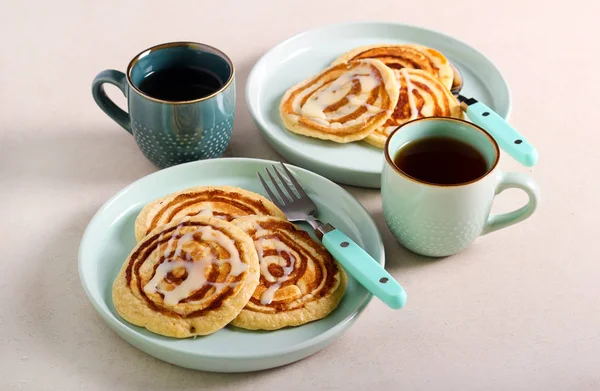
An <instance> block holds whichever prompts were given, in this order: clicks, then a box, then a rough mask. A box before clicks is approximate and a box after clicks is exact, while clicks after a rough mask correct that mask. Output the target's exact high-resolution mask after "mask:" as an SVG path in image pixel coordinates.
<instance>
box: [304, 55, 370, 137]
mask: <svg viewBox="0 0 600 391" xmlns="http://www.w3.org/2000/svg"><path fill="white" fill-rule="evenodd" d="M355 81H358V82H359V83H360V85H361V91H360V92H359V93H358V94H351V95H347V96H346V94H348V92H349V91H350V90H351V88H352V86H353V83H354V82H355ZM380 85H381V80H380V78H379V76H378V75H377V73H376V72H375V70H374V69H373V68H372V67H371V66H370V65H369V64H363V65H359V66H358V67H356V68H353V69H352V70H349V71H347V72H345V73H343V74H342V75H340V77H338V78H337V79H336V80H334V81H333V82H332V83H330V84H329V85H327V86H325V87H323V82H321V83H319V84H316V85H314V86H311V88H310V89H306V90H305V91H302V93H300V94H299V95H298V96H297V97H296V99H295V101H294V102H293V108H294V111H296V112H298V113H299V114H300V115H302V116H303V117H306V118H310V120H311V121H314V122H316V123H318V124H319V125H322V126H328V127H331V128H341V127H344V126H352V125H354V124H357V123H365V122H367V120H368V118H370V117H373V116H375V115H377V114H378V113H380V112H381V107H378V104H380V103H381V99H380V98H379V97H378V99H377V102H375V104H372V105H370V104H367V103H366V101H367V100H368V99H369V97H370V95H371V91H372V90H373V89H374V88H377V87H379V86H380ZM308 94H312V95H311V96H310V98H308V100H307V101H306V102H305V103H304V105H303V106H301V107H300V102H301V101H302V100H303V98H304V97H305V96H306V95H308ZM344 96H346V99H347V100H348V103H347V104H346V105H345V106H343V107H340V108H339V109H338V110H336V111H334V112H331V113H325V112H324V110H325V108H327V107H328V106H330V105H332V104H334V103H336V102H338V101H339V100H341V99H342V98H343V97H344ZM361 106H365V107H366V109H367V110H366V112H365V113H363V114H362V115H360V116H359V117H358V118H355V119H353V120H351V121H348V122H347V123H346V124H340V123H338V122H333V121H335V120H336V119H337V118H340V117H343V116H345V115H348V114H350V113H352V112H354V111H356V109H358V108H359V107H361Z"/></svg>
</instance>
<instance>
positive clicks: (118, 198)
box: [79, 158, 384, 372]
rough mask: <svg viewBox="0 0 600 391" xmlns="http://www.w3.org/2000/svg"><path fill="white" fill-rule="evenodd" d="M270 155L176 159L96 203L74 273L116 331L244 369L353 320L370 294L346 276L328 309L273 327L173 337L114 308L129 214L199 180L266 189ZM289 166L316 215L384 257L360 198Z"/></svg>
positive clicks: (178, 360) (186, 359) (288, 353)
mask: <svg viewBox="0 0 600 391" xmlns="http://www.w3.org/2000/svg"><path fill="white" fill-rule="evenodd" d="M274 163H275V162H272V161H268V160H256V159H241V158H239V159H238V158H232V159H215V160H204V161H198V162H192V163H187V164H182V165H179V166H174V167H171V168H168V169H165V170H162V171H158V172H155V173H153V174H151V175H148V176H146V177H144V178H142V179H140V180H138V181H136V182H134V183H133V184H131V185H130V186H128V187H126V188H125V189H123V190H121V191H120V192H119V193H118V194H116V195H115V196H114V197H112V198H111V199H110V200H108V201H107V202H106V203H105V204H104V205H103V206H102V207H101V208H100V210H99V211H98V212H97V213H96V215H95V216H94V217H93V219H92V221H91V222H90V223H89V225H88V227H87V229H86V230H85V233H84V235H83V238H82V240H81V244H80V248H79V275H80V277H81V282H82V284H83V287H84V289H85V292H86V293H87V295H88V297H89V299H90V301H91V302H92V304H93V305H94V307H95V308H96V310H97V311H98V312H99V313H100V315H101V316H102V318H103V319H104V320H105V321H106V322H107V323H108V325H109V326H110V327H111V328H112V329H113V330H115V331H116V332H117V334H119V335H120V336H121V337H122V338H123V339H125V340H126V341H127V342H129V343H130V344H132V345H133V346H135V347H137V348H138V349H140V350H142V351H144V352H146V353H148V354H150V355H152V356H154V357H156V358H158V359H161V360H164V361H167V362H170V363H172V364H175V365H179V366H182V367H186V368H192V369H200V370H206V371H215V372H245V371H257V370H261V369H267V368H273V367H277V366H281V365H285V364H289V363H291V362H294V361H297V360H301V359H303V358H305V357H307V356H309V355H311V354H313V353H316V352H317V351H319V350H321V349H323V348H324V347H325V346H327V345H328V344H330V343H331V342H333V341H334V340H335V338H337V337H339V336H340V335H341V334H342V333H343V332H344V331H345V330H347V329H348V328H349V327H350V326H352V324H353V323H354V321H355V320H356V316H357V315H358V314H359V313H360V312H361V311H362V310H363V309H364V308H365V306H366V305H367V304H368V302H369V301H370V300H371V294H370V293H369V292H367V291H366V290H365V289H364V288H363V287H362V286H360V285H359V284H358V283H357V282H356V281H355V280H354V279H353V278H351V277H350V276H349V278H348V280H349V281H348V288H347V290H346V294H345V295H344V298H343V299H342V301H341V303H340V305H339V306H338V308H337V309H336V310H335V311H334V312H332V313H331V314H330V315H329V316H328V317H326V318H324V319H321V320H319V321H316V322H312V323H308V324H306V325H303V326H300V327H295V328H287V329H282V330H277V331H270V332H257V331H245V330H241V329H234V328H229V327H226V328H224V329H222V330H220V331H218V332H216V333H214V334H212V335H209V336H206V337H198V338H195V339H183V340H179V339H173V338H167V337H162V336H160V335H156V334H153V333H151V332H148V331H146V330H145V329H143V328H140V327H136V326H133V325H131V324H129V323H127V322H126V321H124V320H123V319H121V318H120V317H119V315H118V314H117V312H116V311H115V308H114V306H113V303H112V298H111V288H112V283H113V280H114V278H115V277H116V275H117V272H118V271H119V269H120V267H121V265H122V264H123V262H124V261H125V259H126V258H127V256H128V255H129V253H130V251H131V250H132V249H133V247H134V245H135V238H134V234H133V227H134V221H135V218H136V216H137V214H138V212H139V211H140V210H141V208H142V207H143V206H144V205H145V204H146V203H148V202H150V201H151V200H153V199H156V198H158V197H161V196H164V195H166V194H169V193H172V192H175V191H178V190H182V189H186V188H189V187H192V186H202V185H233V186H239V187H242V188H244V189H247V190H251V191H255V192H258V193H261V194H264V192H263V190H262V188H261V186H260V183H259V181H258V179H257V177H256V172H257V171H259V170H262V169H263V168H264V167H266V166H267V165H270V164H274ZM289 167H290V169H291V170H292V171H293V172H294V173H295V174H296V177H297V179H298V180H299V181H300V183H301V184H302V185H303V186H305V189H306V191H307V193H308V194H309V195H310V197H311V198H312V199H313V201H315V203H316V204H317V205H318V207H319V214H320V218H321V219H322V220H323V221H327V222H330V223H332V224H333V225H335V226H336V227H337V228H340V229H341V230H342V231H343V232H345V233H346V234H348V236H350V237H351V238H352V239H353V240H355V241H356V242H357V243H358V244H359V245H361V246H362V247H363V248H364V249H365V250H366V251H367V252H368V253H369V254H370V255H371V256H373V257H374V258H375V259H376V260H377V261H378V262H379V263H381V264H382V265H383V264H384V248H383V243H382V241H381V236H380V234H379V231H378V230H377V226H376V225H375V222H374V221H373V219H372V218H371V216H369V214H368V212H367V211H366V210H365V209H364V208H363V207H362V205H361V204H360V203H359V202H358V201H357V200H356V199H355V198H354V197H352V196H351V195H350V194H349V193H348V192H346V191H345V190H344V189H342V188H341V187H339V186H338V185H336V184H335V183H333V182H331V181H329V180H327V179H325V178H323V177H321V176H319V175H317V174H314V173H312V172H309V171H306V170H304V169H301V168H297V167H292V166H289Z"/></svg>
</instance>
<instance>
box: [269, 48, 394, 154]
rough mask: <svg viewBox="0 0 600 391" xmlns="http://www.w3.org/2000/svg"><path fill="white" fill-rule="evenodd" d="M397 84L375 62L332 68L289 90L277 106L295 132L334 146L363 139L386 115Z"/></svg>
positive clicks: (387, 70) (380, 64)
mask: <svg viewBox="0 0 600 391" xmlns="http://www.w3.org/2000/svg"><path fill="white" fill-rule="evenodd" d="M397 100H398V82H397V79H396V78H395V77H394V73H393V72H392V70H391V69H390V68H388V67H386V66H385V64H384V63H382V62H381V61H379V60H371V59H367V60H361V61H353V62H350V63H340V64H337V65H333V66H331V67H330V68H328V69H326V70H324V71H323V72H321V73H320V74H318V75H316V76H314V77H312V78H310V79H308V80H306V81H303V82H301V83H300V84H297V85H296V86H294V87H292V88H290V89H289V90H288V91H287V92H286V93H285V95H284V96H283V99H282V100H281V105H280V114H281V119H282V121H283V124H284V125H285V127H286V128H287V129H288V130H289V131H291V132H294V133H298V134H302V135H305V136H309V137H315V138H319V139H323V140H332V141H335V142H338V143H347V142H351V141H356V140H362V139H363V138H365V137H366V136H367V135H368V134H369V133H371V132H372V131H373V130H374V129H376V128H378V127H380V126H382V125H383V124H384V123H385V121H386V120H387V119H388V118H389V117H390V115H391V114H392V111H393V109H394V107H395V106H396V102H397Z"/></svg>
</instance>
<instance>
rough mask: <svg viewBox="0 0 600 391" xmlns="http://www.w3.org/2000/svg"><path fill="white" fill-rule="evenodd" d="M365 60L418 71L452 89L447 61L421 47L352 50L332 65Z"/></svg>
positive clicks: (402, 46)
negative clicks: (427, 74) (374, 60)
mask: <svg viewBox="0 0 600 391" xmlns="http://www.w3.org/2000/svg"><path fill="white" fill-rule="evenodd" d="M366 58H372V59H378V60H381V61H382V62H383V63H384V64H385V65H387V66H388V67H390V68H392V69H403V68H408V69H420V70H422V71H425V72H427V73H429V74H430V75H432V76H433V77H435V78H437V79H438V80H439V81H440V82H441V83H442V84H443V85H444V87H446V88H447V89H448V90H449V89H450V88H452V81H453V80H454V71H453V70H452V66H451V65H450V63H449V62H448V59H447V58H446V57H445V56H444V55H443V54H442V53H440V52H438V51H437V50H435V49H432V48H429V47H426V46H422V45H409V44H404V45H398V44H380V45H370V46H362V47H359V48H356V49H353V50H351V51H349V52H347V53H345V54H343V55H342V56H341V57H339V58H338V59H337V60H335V61H334V62H333V64H334V65H335V64H341V63H345V62H350V61H357V60H362V59H366Z"/></svg>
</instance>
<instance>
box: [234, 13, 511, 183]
mask: <svg viewBox="0 0 600 391" xmlns="http://www.w3.org/2000/svg"><path fill="white" fill-rule="evenodd" d="M383 64H385V65H386V67H387V68H389V69H387V70H386V69H382V67H381V65H383ZM450 64H453V65H454V66H456V67H457V68H458V69H459V70H460V73H461V76H462V79H463V82H464V88H463V90H462V91H463V93H464V94H466V95H467V96H473V97H476V98H477V99H478V100H479V101H481V102H483V103H485V104H487V105H488V106H489V107H490V108H491V109H492V110H494V111H495V112H496V113H498V114H499V115H500V116H502V117H503V118H507V117H508V115H509V112H510V102H511V99H510V92H509V88H508V85H507V84H506V82H505V80H504V78H503V77H502V75H501V74H500V72H499V71H498V69H497V68H496V67H495V66H494V65H493V64H492V62H491V61H490V60H489V59H487V58H486V57H485V56H484V55H483V54H481V53H480V52H478V51H477V50H475V49H473V48H472V47H470V46H468V45H467V44H465V43H463V42H461V41H459V40H456V39H454V38H452V37H449V36H447V35H444V34H441V33H438V32H435V31H431V30H427V29H423V28H420V27H414V26H409V25H403V24H396V23H379V22H361V23H346V24H338V25H331V26H327V27H323V28H318V29H314V30H310V31H307V32H304V33H302V34H299V35H296V36H294V37H292V38H290V39H288V40H286V41H284V42H282V43H281V44H279V45H277V46H275V47H274V48H273V49H271V50H270V51H269V52H267V53H266V54H265V55H264V56H263V57H262V58H261V59H260V60H259V61H258V62H257V63H256V65H255V66H254V68H253V69H252V71H251V73H250V75H249V77H248V82H247V85H246V101H247V103H248V108H249V111H250V114H251V115H252V118H253V119H254V121H255V123H256V124H257V126H258V127H259V129H260V130H261V132H262V134H263V135H264V137H265V138H266V139H267V140H268V142H269V143H270V144H271V145H272V146H273V147H274V148H275V149H276V150H277V151H278V152H279V153H281V154H282V155H283V156H284V157H285V158H286V159H288V160H289V161H290V162H291V163H293V164H296V165H298V166H301V167H303V168H306V169H309V170H311V171H313V172H316V173H318V174H320V175H323V176H325V177H327V178H329V179H331V180H333V181H336V182H339V183H344V184H349V185H355V186H361V187H373V188H379V187H380V181H381V170H382V168H383V161H384V159H383V153H382V149H381V148H382V147H383V144H384V143H385V140H386V138H387V134H388V133H389V131H390V130H391V129H393V128H395V127H397V126H398V125H399V124H401V123H403V122H406V121H407V120H410V119H411V118H412V117H415V118H416V117H417V115H416V114H418V116H423V115H424V116H429V115H442V116H452V117H459V118H462V117H463V116H464V114H463V113H462V112H461V110H460V108H459V106H458V103H457V102H456V100H455V99H454V97H452V95H451V94H450V92H449V89H450V87H451V86H452V81H453V77H454V74H453V71H452V67H451V65H450ZM407 91H415V92H414V93H412V94H410V93H407ZM416 97H418V98H419V99H421V97H422V99H421V102H415V99H416ZM396 103H397V105H396ZM416 106H418V108H417V107H416ZM381 113H387V114H388V115H387V116H383V117H382V116H381V115H380V114H381ZM332 119H333V120H332ZM467 119H468V118H467Z"/></svg>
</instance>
